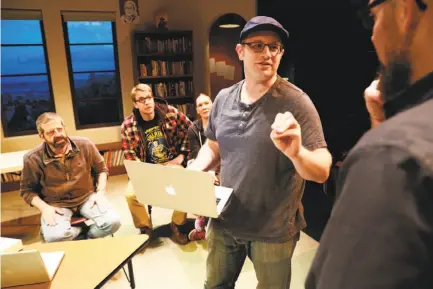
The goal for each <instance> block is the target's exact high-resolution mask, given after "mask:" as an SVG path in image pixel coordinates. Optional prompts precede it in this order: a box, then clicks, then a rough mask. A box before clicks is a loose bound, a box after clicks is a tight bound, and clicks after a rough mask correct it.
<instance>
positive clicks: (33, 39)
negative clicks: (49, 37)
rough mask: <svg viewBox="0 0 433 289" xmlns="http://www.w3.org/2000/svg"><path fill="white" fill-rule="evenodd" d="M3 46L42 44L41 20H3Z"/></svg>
mask: <svg viewBox="0 0 433 289" xmlns="http://www.w3.org/2000/svg"><path fill="white" fill-rule="evenodd" d="M1 40H2V44H42V33H41V26H40V25H39V20H2V21H1Z"/></svg>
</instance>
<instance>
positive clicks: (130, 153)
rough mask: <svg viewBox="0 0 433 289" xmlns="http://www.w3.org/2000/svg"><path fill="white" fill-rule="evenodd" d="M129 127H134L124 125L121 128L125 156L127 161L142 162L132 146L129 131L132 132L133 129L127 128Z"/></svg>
mask: <svg viewBox="0 0 433 289" xmlns="http://www.w3.org/2000/svg"><path fill="white" fill-rule="evenodd" d="M127 126H132V124H125V123H123V124H122V126H121V128H120V139H121V142H122V149H123V155H124V156H125V159H126V160H131V161H140V158H139V157H138V156H137V154H136V153H135V150H134V146H133V145H132V141H133V140H131V137H130V135H129V134H128V131H127V130H128V129H129V130H131V129H132V127H129V128H127Z"/></svg>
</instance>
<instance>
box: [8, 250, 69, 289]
mask: <svg viewBox="0 0 433 289" xmlns="http://www.w3.org/2000/svg"><path fill="white" fill-rule="evenodd" d="M64 255H65V253H64V252H60V251H59V252H50V253H40V252H39V251H38V250H25V251H19V252H13V253H4V254H1V255H0V258H1V287H2V288H3V287H10V286H18V285H27V284H35V283H43V282H50V281H51V280H53V278H54V275H55V274H56V272H57V269H58V268H59V266H60V263H61V262H62V260H63V257H64Z"/></svg>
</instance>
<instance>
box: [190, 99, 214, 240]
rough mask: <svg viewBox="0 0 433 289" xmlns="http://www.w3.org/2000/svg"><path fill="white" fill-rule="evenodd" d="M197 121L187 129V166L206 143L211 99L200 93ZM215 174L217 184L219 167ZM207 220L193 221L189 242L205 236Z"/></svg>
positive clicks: (197, 105) (198, 219)
mask: <svg viewBox="0 0 433 289" xmlns="http://www.w3.org/2000/svg"><path fill="white" fill-rule="evenodd" d="M195 105H196V109H197V115H198V117H199V118H198V119H197V120H195V121H194V122H193V123H192V125H191V126H190V127H189V128H188V140H189V142H190V145H191V152H190V154H189V157H188V164H191V163H192V162H193V161H194V159H195V158H196V157H197V155H198V152H199V151H200V148H201V147H202V146H203V144H204V143H205V142H206V136H205V134H204V130H205V129H206V127H207V124H208V122H209V114H210V110H211V108H212V99H211V98H210V97H209V96H208V95H206V94H203V93H201V94H200V95H199V96H198V97H197V99H196V101H195ZM213 171H214V172H215V175H216V177H215V184H218V183H219V180H218V177H219V165H218V167H216V168H214V169H213ZM206 222H207V218H205V217H203V216H199V217H198V218H197V219H196V221H195V226H194V227H195V228H194V229H193V230H192V231H191V232H190V233H189V234H188V239H189V240H190V241H197V240H203V239H204V238H205V236H206V231H205V225H206Z"/></svg>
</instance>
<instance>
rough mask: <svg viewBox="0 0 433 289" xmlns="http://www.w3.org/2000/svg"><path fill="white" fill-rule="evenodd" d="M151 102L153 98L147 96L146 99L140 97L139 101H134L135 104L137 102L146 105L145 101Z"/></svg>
mask: <svg viewBox="0 0 433 289" xmlns="http://www.w3.org/2000/svg"><path fill="white" fill-rule="evenodd" d="M151 100H153V96H151V95H150V96H147V97H140V98H139V99H137V100H135V102H139V103H146V101H151Z"/></svg>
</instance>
